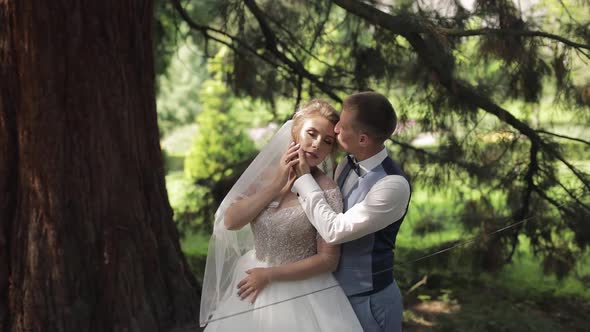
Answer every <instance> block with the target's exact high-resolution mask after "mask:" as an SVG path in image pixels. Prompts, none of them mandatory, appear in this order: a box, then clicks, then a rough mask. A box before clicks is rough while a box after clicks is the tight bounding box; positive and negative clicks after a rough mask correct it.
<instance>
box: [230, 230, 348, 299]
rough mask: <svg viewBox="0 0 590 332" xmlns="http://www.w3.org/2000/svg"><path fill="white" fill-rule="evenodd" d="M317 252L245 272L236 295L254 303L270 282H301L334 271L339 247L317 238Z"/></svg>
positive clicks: (338, 257) (336, 265)
mask: <svg viewBox="0 0 590 332" xmlns="http://www.w3.org/2000/svg"><path fill="white" fill-rule="evenodd" d="M317 250H318V252H317V254H315V255H313V256H310V257H307V258H304V259H302V260H299V261H296V262H293V263H289V264H285V265H278V266H272V267H267V268H254V269H250V270H247V271H246V273H247V274H248V276H247V277H246V278H244V279H243V280H242V281H240V283H239V284H238V289H239V290H238V295H239V296H240V297H241V298H242V299H245V298H247V297H249V296H252V298H251V300H250V302H252V303H254V301H255V300H256V297H258V294H259V293H260V292H261V291H262V290H263V289H264V287H266V286H267V285H268V284H269V283H270V282H273V281H288V280H303V279H307V278H310V277H313V276H315V275H318V274H322V273H326V272H333V271H336V268H337V267H338V261H339V259H340V245H331V244H328V243H326V242H325V241H324V240H323V239H322V237H321V236H318V241H317Z"/></svg>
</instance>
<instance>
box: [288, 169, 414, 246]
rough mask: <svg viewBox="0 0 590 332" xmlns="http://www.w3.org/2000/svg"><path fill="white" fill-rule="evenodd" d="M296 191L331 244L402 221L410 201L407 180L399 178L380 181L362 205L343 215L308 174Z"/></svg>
mask: <svg viewBox="0 0 590 332" xmlns="http://www.w3.org/2000/svg"><path fill="white" fill-rule="evenodd" d="M292 190H293V191H294V192H296V193H297V194H298V196H299V202H300V203H301V206H302V207H303V210H304V211H305V214H306V215H307V217H308V218H309V220H310V222H311V223H312V225H313V226H314V227H315V228H316V229H317V231H318V233H319V234H320V235H321V236H322V238H323V239H324V240H325V241H326V242H328V243H331V244H337V243H343V242H348V241H352V240H355V239H358V238H360V237H363V236H365V235H367V234H371V233H374V232H376V231H378V230H380V229H383V228H385V227H387V226H388V225H390V224H392V223H393V222H395V221H396V220H399V219H400V218H401V217H402V216H403V215H404V214H405V213H406V208H407V205H408V201H409V199H410V186H409V184H408V181H407V180H406V179H405V178H404V177H402V176H399V175H390V176H386V177H384V178H383V179H381V180H379V181H378V182H377V183H376V184H375V185H374V186H373V187H372V188H371V190H370V191H369V193H368V194H367V196H366V197H365V199H364V200H363V201H362V202H359V203H357V204H355V205H354V206H352V207H350V208H349V209H348V211H346V212H344V213H337V212H335V211H334V210H333V209H332V208H331V207H330V205H329V204H328V202H327V201H326V198H325V196H324V193H323V192H322V190H321V188H320V187H319V185H318V184H317V182H316V181H315V180H314V178H313V177H312V176H311V175H309V174H305V175H302V176H301V177H300V178H299V179H297V180H296V181H295V183H294V184H293V189H292Z"/></svg>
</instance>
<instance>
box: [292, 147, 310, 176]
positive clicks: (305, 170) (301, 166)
mask: <svg viewBox="0 0 590 332" xmlns="http://www.w3.org/2000/svg"><path fill="white" fill-rule="evenodd" d="M295 173H296V174H297V178H299V177H301V176H302V175H305V174H309V173H310V169H309V164H308V163H307V159H306V158H305V152H303V149H299V162H298V163H297V164H296V165H295Z"/></svg>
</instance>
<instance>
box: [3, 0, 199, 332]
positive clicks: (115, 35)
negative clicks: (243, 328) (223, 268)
mask: <svg viewBox="0 0 590 332" xmlns="http://www.w3.org/2000/svg"><path fill="white" fill-rule="evenodd" d="M153 17H154V12H153V4H152V2H151V1H124V2H121V1H118V0H114V1H113V0H105V1H97V2H85V3H84V4H83V5H81V4H80V3H79V2H76V1H65V0H62V1H48V2H38V1H28V0H19V1H0V22H2V23H1V24H0V156H1V157H0V192H1V194H0V331H2V332H9V331H76V332H78V331H161V330H170V329H172V328H175V327H180V326H184V325H187V324H189V323H192V322H195V320H196V317H197V316H198V314H197V313H198V303H199V290H198V286H197V285H196V282H195V279H194V277H193V276H192V274H191V272H190V271H189V270H188V266H187V264H186V261H185V258H184V256H183V253H182V252H181V250H180V245H179V239H178V234H177V231H176V229H175V227H174V224H173V222H172V210H171V209H170V206H169V203H168V199H167V194H166V188H165V183H164V169H163V162H162V156H161V151H160V145H159V135H158V126H157V121H156V119H157V116H156V105H155V84H154V58H153V48H152V47H153V44H152V43H153V38H152V36H153V31H152V27H153Z"/></svg>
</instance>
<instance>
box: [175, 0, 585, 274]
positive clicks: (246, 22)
mask: <svg viewBox="0 0 590 332" xmlns="http://www.w3.org/2000/svg"><path fill="white" fill-rule="evenodd" d="M441 3H442V5H441ZM520 3H521V2H518V4H520ZM523 3H525V4H526V5H527V6H528V7H527V8H523V7H520V5H518V4H516V3H515V2H512V1H507V0H476V1H472V2H469V1H465V2H461V1H448V2H437V1H395V2H390V1H380V2H378V1H368V2H362V1H352V0H334V1H296V2H293V1H254V0H245V1H219V2H216V3H207V5H206V6H205V5H203V3H201V2H196V1H187V2H182V3H181V1H179V0H174V1H173V2H172V5H174V7H175V9H176V12H177V15H178V16H177V17H178V19H179V20H181V21H183V22H184V23H185V24H187V25H188V26H189V27H190V28H191V29H192V31H193V34H192V36H193V37H194V38H195V40H200V45H201V47H202V48H203V49H205V50H206V52H208V51H209V50H212V49H216V48H219V47H221V46H223V47H227V48H228V49H230V50H231V52H229V53H228V54H227V58H226V59H227V61H228V62H230V63H231V71H230V72H229V74H228V75H226V76H225V77H224V78H223V79H224V81H225V82H226V83H227V84H228V86H231V87H232V89H233V91H234V93H236V94H237V95H247V96H251V97H254V98H259V99H263V100H267V101H268V102H269V103H271V104H272V103H274V102H276V101H277V100H279V99H281V98H291V99H293V100H295V101H296V102H295V104H298V103H299V102H300V101H301V100H303V99H306V98H309V97H315V96H321V95H323V96H326V97H328V98H331V99H332V100H333V101H335V102H340V101H341V99H342V98H343V97H344V96H345V95H347V94H349V93H351V92H354V91H358V90H366V89H375V90H378V91H380V92H383V93H386V94H388V95H390V97H391V98H392V99H393V100H394V103H395V105H396V107H397V109H398V112H400V115H401V116H400V118H401V125H400V128H401V129H402V130H401V132H400V134H399V135H398V136H396V137H394V138H392V139H391V140H390V142H389V143H388V147H389V148H390V149H392V150H395V151H396V152H395V154H396V155H398V156H400V158H402V161H403V162H406V163H407V164H408V165H407V168H408V170H409V172H410V173H411V174H412V175H413V177H414V178H415V180H416V181H418V182H419V183H420V184H422V185H426V186H428V187H429V188H431V190H437V188H444V187H445V186H446V184H447V182H448V179H449V178H459V179H461V183H460V184H459V185H458V186H457V187H456V188H457V190H458V191H464V190H470V191H473V190H476V191H478V192H479V195H480V196H481V197H485V198H486V199H466V200H465V202H463V203H464V204H465V216H463V218H462V220H463V221H464V224H465V226H466V228H467V229H473V230H475V231H476V232H488V231H491V230H495V229H498V228H500V227H502V226H505V225H507V224H510V223H513V222H514V221H518V220H525V219H528V218H532V217H534V218H535V219H536V220H535V222H527V223H521V224H519V225H518V226H517V227H514V228H512V229H511V230H510V231H506V232H503V233H501V235H500V236H499V238H497V239H495V240H494V241H492V242H487V249H488V250H489V251H490V255H492V256H495V257H496V259H495V260H496V261H497V264H503V263H504V262H509V261H510V260H511V258H512V256H513V254H514V252H515V249H516V247H517V245H518V243H519V235H521V234H524V235H526V236H527V237H528V238H529V239H530V240H531V244H532V248H533V249H534V251H535V252H536V253H539V254H541V255H542V256H544V257H545V258H546V261H552V260H553V261H555V260H557V261H559V262H562V263H564V262H565V264H562V266H566V267H567V266H571V265H572V264H571V262H572V261H574V260H575V257H576V256H577V255H578V254H579V253H580V252H581V251H583V250H585V249H586V248H588V246H589V245H590V224H588V223H587V222H586V220H588V218H589V216H590V201H589V199H588V193H589V192H590V177H589V175H588V173H587V171H585V170H584V169H582V168H581V167H579V166H578V165H577V163H576V158H577V157H578V156H577V155H576V153H575V151H581V152H582V153H585V154H586V155H587V151H588V146H590V142H588V141H587V140H585V139H583V138H579V137H575V136H572V135H570V134H569V133H568V132H567V131H566V132H563V130H561V131H557V130H554V128H553V126H551V123H547V122H544V120H542V118H543V117H542V116H543V114H540V111H539V109H540V106H541V104H547V103H553V105H554V108H556V109H559V112H560V114H564V115H567V116H568V117H570V118H571V119H572V121H575V122H576V123H578V124H580V125H582V126H588V125H589V122H590V117H589V116H588V114H589V113H588V112H587V110H588V107H589V105H590V104H589V103H588V100H589V99H590V98H588V91H589V88H588V87H589V86H590V76H589V74H588V72H589V71H588V65H587V63H588V61H590V28H589V22H590V21H589V17H588V15H587V13H588V12H589V10H590V3H588V2H587V1H559V2H556V1H554V2H550V1H538V2H534V3H531V2H526V1H523ZM463 4H465V5H463ZM467 4H471V6H469V7H468V6H467ZM199 6H200V7H199ZM195 8H198V10H196V9H195ZM205 10H206V13H207V15H204V13H203V12H204V11H205ZM539 13H540V14H539ZM196 14H198V16H197V15H196ZM556 14H557V15H556ZM555 17H557V19H555ZM203 18H204V19H203ZM551 95H552V96H553V98H550V100H549V101H547V100H546V99H547V98H548V97H547V96H551ZM543 98H544V99H543ZM542 99H543V100H542ZM541 101H543V102H542V103H541ZM543 112H547V110H543ZM412 121H415V123H416V125H415V126H414V128H413V129H412V128H410V126H409V124H410V123H412ZM425 131H426V132H433V133H436V135H437V138H438V143H437V144H436V145H434V146H432V147H430V148H422V147H419V146H416V145H413V144H412V142H413V139H414V138H415V134H416V133H418V132H425ZM572 151H574V153H572ZM494 199H495V200H500V201H502V203H501V205H502V207H503V209H502V210H500V211H497V210H494V209H492V211H491V212H490V209H489V207H490V206H491V205H490V202H491V201H492V200H494ZM506 210H507V211H508V213H506V212H505V211H506ZM486 211H487V212H486ZM481 213H491V214H492V215H490V216H486V218H482V215H481ZM488 217H489V218H488ZM474 225H475V226H474ZM482 243H484V244H485V243H486V242H485V241H482ZM499 244H501V245H499ZM549 265H551V264H549Z"/></svg>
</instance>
